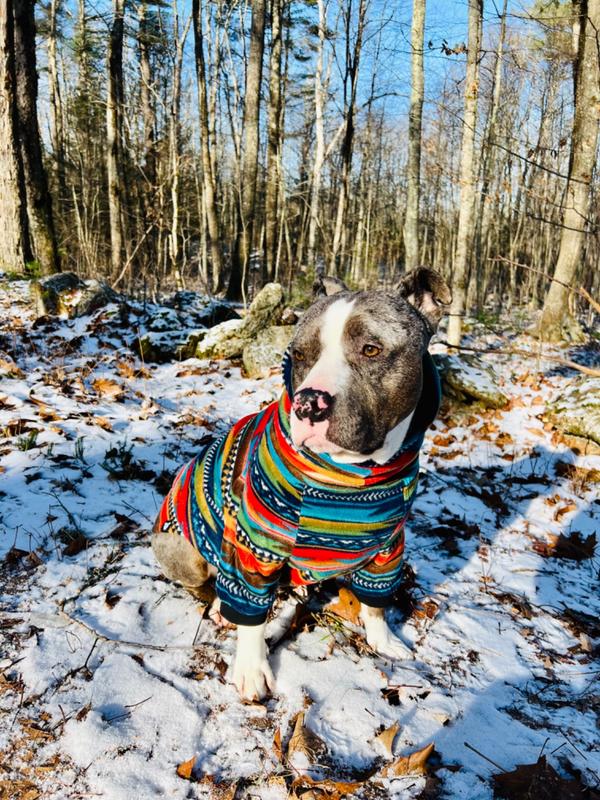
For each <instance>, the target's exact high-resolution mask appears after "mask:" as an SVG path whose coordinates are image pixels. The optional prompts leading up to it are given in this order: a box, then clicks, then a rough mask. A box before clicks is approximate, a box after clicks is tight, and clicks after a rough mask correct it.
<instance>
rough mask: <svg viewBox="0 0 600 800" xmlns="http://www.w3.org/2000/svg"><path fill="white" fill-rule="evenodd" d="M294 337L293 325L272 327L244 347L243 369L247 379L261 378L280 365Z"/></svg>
mask: <svg viewBox="0 0 600 800" xmlns="http://www.w3.org/2000/svg"><path fill="white" fill-rule="evenodd" d="M293 335H294V326H293V325H272V326H271V327H270V328H265V330H264V331H260V332H259V333H258V334H257V335H256V338H255V339H254V340H253V341H251V342H249V343H248V344H247V345H246V347H244V353H243V357H242V358H243V362H244V369H245V371H246V374H247V375H248V377H249V378H262V377H263V376H265V375H267V374H268V372H269V370H271V369H273V367H277V366H278V365H279V364H280V363H281V359H282V358H283V354H284V353H285V351H286V350H287V347H288V345H289V343H290V342H291V340H292V336H293Z"/></svg>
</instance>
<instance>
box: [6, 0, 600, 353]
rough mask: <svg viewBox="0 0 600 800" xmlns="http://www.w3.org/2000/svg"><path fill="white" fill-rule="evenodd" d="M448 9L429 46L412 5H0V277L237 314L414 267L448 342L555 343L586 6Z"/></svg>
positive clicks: (585, 0) (587, 233) (585, 101)
mask: <svg viewBox="0 0 600 800" xmlns="http://www.w3.org/2000/svg"><path fill="white" fill-rule="evenodd" d="M467 8H468V24H467V19H466V15H465V24H464V27H462V29H461V37H460V38H459V39H458V41H452V42H449V41H447V40H446V39H445V38H443V37H442V36H440V34H438V33H436V31H435V30H432V31H431V32H429V31H428V29H427V25H426V20H425V11H426V4H425V0H414V2H413V3H412V7H410V8H409V7H408V5H407V6H406V8H404V7H402V8H400V7H396V5H394V6H393V7H389V8H388V7H385V8H384V7H383V6H380V4H379V3H377V2H375V0H344V2H342V0H317V1H316V2H314V3H309V2H301V0H271V1H270V2H269V3H267V2H266V0H265V2H262V0H261V1H260V2H259V0H256V2H252V3H247V2H238V0H235V1H234V2H224V0H215V2H208V0H193V2H191V3H190V2H185V1H184V0H170V2H166V0H143V2H139V3H136V4H134V5H130V4H127V3H125V2H124V0H112V2H111V3H110V4H109V3H108V2H102V3H101V4H100V5H99V6H98V8H96V7H92V5H91V4H90V3H89V2H88V0H77V2H76V3H75V2H72V1H71V0H50V2H48V3H41V2H38V3H34V2H33V1H32V0H7V2H5V3H3V4H2V52H3V65H2V70H3V75H4V76H5V79H4V80H3V84H2V85H3V86H4V90H3V92H2V96H1V97H0V103H1V104H2V105H1V108H2V111H1V121H0V124H1V125H2V127H3V131H5V135H3V137H2V148H3V164H4V165H5V168H4V169H3V174H2V178H1V180H2V195H1V196H2V208H3V211H2V216H3V221H4V219H5V220H6V221H5V228H6V236H5V241H4V244H3V247H2V252H1V253H0V256H1V264H2V268H3V269H5V270H9V271H10V270H13V271H23V270H24V269H27V270H28V271H29V272H30V273H31V274H38V273H40V272H42V273H50V272H53V271H57V270H58V269H69V270H72V271H75V272H76V273H78V274H80V275H81V276H84V277H102V278H104V279H106V280H108V281H109V282H110V283H112V284H113V285H114V286H118V287H120V288H127V289H129V290H130V291H134V292H140V291H150V292H157V291H160V290H161V289H164V288H169V287H179V288H183V287H196V288H199V289H201V290H202V291H210V292H225V293H226V295H227V297H228V298H229V299H233V300H242V299H246V298H249V297H251V296H253V294H254V293H255V292H256V290H257V289H258V288H260V286H261V285H262V284H263V283H264V282H266V281H267V280H270V279H273V278H277V279H278V280H280V281H282V282H283V283H284V284H285V285H287V286H288V288H290V289H292V288H293V287H295V289H296V291H298V292H301V287H302V286H303V285H306V284H307V283H309V282H310V280H311V279H312V276H314V275H315V274H317V273H319V274H321V273H327V274H329V275H335V276H337V277H340V278H343V279H345V280H348V281H350V283H351V284H352V285H354V286H356V287H368V286H375V285H385V286H391V285H393V284H395V283H397V281H398V280H399V279H400V277H401V275H402V274H403V273H404V271H405V270H407V269H410V268H413V267H414V266H415V265H417V264H419V263H423V264H429V265H431V266H435V267H436V268H437V269H440V270H441V271H442V272H443V273H444V274H445V275H446V276H447V277H448V278H449V279H451V281H452V284H453V295H454V300H453V306H452V311H451V317H450V327H449V337H450V339H451V340H452V341H454V342H455V343H458V342H459V340H460V329H461V320H462V319H463V316H464V314H472V313H481V312H482V311H483V308H484V306H485V305H487V307H488V310H489V309H492V310H495V311H498V310H499V309H501V308H502V309H504V308H506V307H510V306H511V305H527V306H528V307H529V308H530V309H532V310H534V309H541V308H542V307H543V322H542V324H541V330H542V331H544V335H547V336H549V337H550V336H551V337H553V338H557V337H558V338H559V337H560V336H562V335H564V330H563V327H564V326H563V323H564V322H565V320H566V319H567V317H568V316H569V313H570V312H572V311H574V310H575V305H574V303H575V301H574V297H575V295H573V293H572V292H570V291H569V288H568V287H571V289H577V288H579V287H583V288H585V289H586V290H588V291H590V292H591V293H592V295H595V294H597V291H598V284H599V278H598V271H597V270H596V269H595V265H596V264H597V262H598V257H599V255H600V254H599V246H598V204H597V203H595V202H594V199H595V197H596V196H597V192H598V185H597V175H596V174H595V171H594V168H595V165H596V161H597V131H598V116H599V112H598V107H599V106H598V96H599V93H600V88H599V87H600V77H599V76H600V68H599V65H598V34H597V30H598V27H597V22H598V17H599V9H598V2H597V0H581V2H579V0H578V2H573V3H571V2H568V0H562V2H550V1H549V0H536V2H534V3H533V4H531V5H530V6H529V7H528V8H527V10H526V11H518V10H516V9H513V8H512V7H511V6H510V5H509V4H508V2H507V0H505V2H504V4H503V5H502V6H497V7H496V6H494V8H493V9H491V8H490V9H489V10H488V9H487V6H486V14H485V15H484V14H483V10H484V9H483V3H482V2H481V0H470V2H469V3H468V4H465V11H466V10H467ZM384 10H385V13H383V11H384ZM488 12H489V13H488ZM34 13H35V17H36V25H37V30H36V29H35V27H34ZM453 30H457V26H456V25H455V26H454V28H453ZM407 48H408V49H407ZM38 75H39V84H40V91H39V93H38V85H37V84H38ZM515 264H523V265H525V266H526V267H528V268H529V269H528V270H526V269H523V268H520V267H517V266H515ZM551 275H555V277H556V279H557V281H556V282H552V281H551V280H549V276H551ZM563 284H566V285H567V286H564V285H563ZM507 304H508V306H507ZM567 329H568V331H567V332H569V331H570V335H572V336H573V335H574V336H576V333H575V331H574V329H573V327H572V326H569V325H567Z"/></svg>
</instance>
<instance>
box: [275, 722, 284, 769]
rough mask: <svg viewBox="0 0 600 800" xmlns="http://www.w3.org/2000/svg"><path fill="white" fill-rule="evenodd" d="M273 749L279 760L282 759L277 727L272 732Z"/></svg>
mask: <svg viewBox="0 0 600 800" xmlns="http://www.w3.org/2000/svg"><path fill="white" fill-rule="evenodd" d="M273 750H274V751H275V755H276V756H277V758H278V760H279V761H283V750H282V748H281V728H277V730H276V731H275V733H274V734H273Z"/></svg>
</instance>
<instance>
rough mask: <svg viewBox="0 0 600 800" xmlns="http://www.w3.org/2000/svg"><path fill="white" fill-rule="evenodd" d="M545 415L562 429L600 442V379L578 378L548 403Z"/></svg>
mask: <svg viewBox="0 0 600 800" xmlns="http://www.w3.org/2000/svg"><path fill="white" fill-rule="evenodd" d="M546 416H547V418H548V420H549V421H550V422H552V424H553V425H554V426H555V427H556V428H558V430H559V431H562V432H563V433H567V434H571V435H572V436H581V437H583V438H584V439H591V440H592V441H593V442H596V444H599V445H600V378H588V377H586V376H581V377H580V378H575V379H574V380H573V381H572V383H571V384H570V385H569V387H568V388H567V389H566V390H565V391H564V392H563V393H562V394H560V395H559V396H558V397H557V398H556V399H555V400H554V401H553V402H551V403H549V404H548V407H547V410H546Z"/></svg>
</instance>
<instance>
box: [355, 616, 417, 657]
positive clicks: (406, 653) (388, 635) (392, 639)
mask: <svg viewBox="0 0 600 800" xmlns="http://www.w3.org/2000/svg"><path fill="white" fill-rule="evenodd" d="M360 616H361V619H362V621H363V625H364V626H365V633H366V637H367V644H368V645H369V646H370V647H372V648H373V650H376V651H377V652H378V653H379V654H380V655H382V656H387V657H388V658H392V659H400V658H401V659H407V658H414V656H413V654H412V653H411V651H410V650H409V649H408V647H407V646H406V645H405V644H404V642H403V641H402V640H401V639H399V638H398V637H397V636H394V634H393V633H392V632H391V630H390V629H389V627H388V624H387V622H386V621H385V613H384V610H383V608H372V607H371V606H366V605H365V604H364V603H361V605H360Z"/></svg>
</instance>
